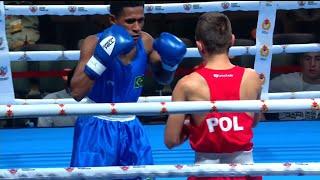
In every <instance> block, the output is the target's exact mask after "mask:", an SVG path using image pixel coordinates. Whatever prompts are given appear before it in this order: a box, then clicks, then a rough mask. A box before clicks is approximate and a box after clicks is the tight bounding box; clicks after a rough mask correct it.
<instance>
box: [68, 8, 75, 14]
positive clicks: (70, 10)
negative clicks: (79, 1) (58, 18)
mask: <svg viewBox="0 0 320 180" xmlns="http://www.w3.org/2000/svg"><path fill="white" fill-rule="evenodd" d="M68 10H69V12H71V13H74V12H76V10H77V7H76V6H68Z"/></svg>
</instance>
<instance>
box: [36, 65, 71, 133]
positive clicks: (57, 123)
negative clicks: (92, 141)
mask: <svg viewBox="0 0 320 180" xmlns="http://www.w3.org/2000/svg"><path fill="white" fill-rule="evenodd" d="M73 72H74V69H72V70H70V71H69V73H68V76H63V80H64V82H65V89H63V90H61V91H58V92H54V93H51V94H48V95H46V96H45V97H44V99H63V98H72V97H71V95H70V90H69V89H70V81H71V78H72V76H73ZM76 119H77V117H76V116H65V117H61V116H57V117H53V116H51V117H39V119H38V127H64V126H74V124H75V121H76Z"/></svg>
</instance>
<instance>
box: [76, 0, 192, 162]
mask: <svg viewBox="0 0 320 180" xmlns="http://www.w3.org/2000/svg"><path fill="white" fill-rule="evenodd" d="M144 18H145V17H144V3H143V2H140V1H114V2H110V22H111V23H112V25H111V26H110V27H108V28H106V29H105V30H104V31H103V32H100V33H98V34H97V35H91V36H88V37H87V38H86V39H85V40H84V42H83V45H82V47H81V49H80V60H79V63H78V65H77V67H76V71H75V74H74V76H73V79H72V81H71V90H72V96H73V97H74V99H76V100H77V101H80V100H81V99H83V98H84V97H86V96H87V97H88V98H89V99H90V101H92V102H94V103H120V102H137V100H138V98H139V96H140V95H141V91H142V87H143V78H144V73H145V71H146V68H147V67H148V65H150V67H151V70H152V72H153V75H154V78H155V79H156V80H157V81H158V82H159V83H161V84H169V83H170V82H171V81H172V80H173V77H174V73H175V70H176V69H177V67H178V65H179V63H180V62H181V61H182V59H183V57H184V55H185V53H186V46H185V44H184V43H183V42H182V41H181V40H180V39H179V38H177V37H176V36H174V35H172V34H170V33H166V32H164V33H161V35H160V36H159V38H157V39H153V38H152V37H151V36H150V35H149V34H148V33H146V32H143V31H142V27H143V25H144ZM147 164H153V158H152V152H151V146H150V144H149V141H148V137H147V136H146V134H145V132H144V129H143V126H142V125H141V123H140V121H139V119H138V118H137V117H136V116H135V115H128V116H120V115H118V116H117V115H113V116H105V115H94V116H89V115H88V116H80V117H79V118H78V119H77V122H76V125H75V129H74V141H73V150H72V159H71V166H72V167H84V166H91V167H96V166H125V165H147Z"/></svg>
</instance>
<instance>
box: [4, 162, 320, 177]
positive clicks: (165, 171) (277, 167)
mask: <svg viewBox="0 0 320 180" xmlns="http://www.w3.org/2000/svg"><path fill="white" fill-rule="evenodd" d="M246 175H251V176H271V175H272V176H274V175H283V176H287V175H298V176H306V175H320V163H255V164H193V165H179V164H178V165H144V166H109V167H81V168H70V167H69V168H26V169H0V179H19V178H24V179H26V178H28V179H32V178H35V179H38V178H54V179H56V178H59V179H60V178H61V179H65V178H68V179H69V178H72V179H75V178H93V177H94V178H135V177H138V176H140V177H186V176H246Z"/></svg>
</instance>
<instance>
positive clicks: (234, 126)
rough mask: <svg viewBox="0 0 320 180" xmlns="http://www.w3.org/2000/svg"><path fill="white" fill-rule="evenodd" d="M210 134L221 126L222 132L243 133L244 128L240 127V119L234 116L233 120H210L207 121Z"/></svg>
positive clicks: (223, 118) (225, 118)
mask: <svg viewBox="0 0 320 180" xmlns="http://www.w3.org/2000/svg"><path fill="white" fill-rule="evenodd" d="M206 122H207V125H208V129H209V132H214V129H215V127H217V126H219V127H220V129H221V130H222V131H225V132H227V131H230V130H233V131H243V130H244V128H243V126H239V123H238V117H237V116H233V117H232V119H231V118H229V117H221V118H209V119H206Z"/></svg>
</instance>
